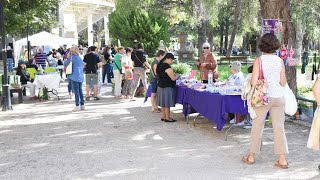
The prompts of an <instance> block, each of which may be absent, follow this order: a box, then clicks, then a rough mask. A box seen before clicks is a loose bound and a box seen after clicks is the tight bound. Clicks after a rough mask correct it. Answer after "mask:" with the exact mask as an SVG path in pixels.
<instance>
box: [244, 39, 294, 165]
mask: <svg viewBox="0 0 320 180" xmlns="http://www.w3.org/2000/svg"><path fill="white" fill-rule="evenodd" d="M258 47H259V49H260V51H262V52H263V55H262V56H260V57H259V58H257V59H255V61H254V64H253V72H252V79H251V86H252V87H255V86H256V84H257V82H258V78H259V71H260V66H261V68H262V72H263V75H264V79H265V80H266V81H267V82H268V91H267V92H268V96H269V100H270V102H269V103H268V104H267V105H263V106H260V107H254V108H253V109H254V111H255V112H256V116H257V117H256V118H254V120H253V124H252V129H251V138H250V154H249V155H246V156H244V157H243V158H242V161H243V162H244V163H247V164H253V163H254V162H255V161H254V157H255V155H256V154H257V153H260V150H261V142H262V141H261V139H262V134H263V128H264V124H265V119H266V116H267V113H268V112H270V115H271V118H272V126H273V133H274V152H275V154H277V155H279V160H277V161H276V163H275V166H277V167H279V168H282V169H287V168H288V163H287V160H286V154H287V153H288V152H289V151H288V144H287V139H286V135H285V130H284V122H285V100H284V93H283V92H284V89H283V87H284V86H285V85H286V83H287V80H286V74H285V67H284V63H283V60H282V59H281V58H279V57H278V56H277V55H275V54H274V53H275V52H276V50H277V49H279V48H280V42H279V40H278V39H277V37H276V36H275V35H274V34H271V33H267V34H264V35H263V36H262V38H261V39H260V42H259V46H258Z"/></svg>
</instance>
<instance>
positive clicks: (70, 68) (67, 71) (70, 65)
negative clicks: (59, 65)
mask: <svg viewBox="0 0 320 180" xmlns="http://www.w3.org/2000/svg"><path fill="white" fill-rule="evenodd" d="M70 58H71V60H70V63H69V64H68V66H67V68H66V74H72V56H71V57H70Z"/></svg>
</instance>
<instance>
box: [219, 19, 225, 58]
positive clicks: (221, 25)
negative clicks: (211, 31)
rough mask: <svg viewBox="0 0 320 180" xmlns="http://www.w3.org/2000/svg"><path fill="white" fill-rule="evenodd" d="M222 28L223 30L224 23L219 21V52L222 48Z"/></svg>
mask: <svg viewBox="0 0 320 180" xmlns="http://www.w3.org/2000/svg"><path fill="white" fill-rule="evenodd" d="M223 30H224V23H223V22H221V24H220V53H222V49H223Z"/></svg>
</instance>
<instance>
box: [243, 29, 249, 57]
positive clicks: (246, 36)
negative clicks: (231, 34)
mask: <svg viewBox="0 0 320 180" xmlns="http://www.w3.org/2000/svg"><path fill="white" fill-rule="evenodd" d="M242 38H243V39H242V54H245V53H246V51H247V50H248V39H249V37H248V33H246V35H244V36H243V37H242Z"/></svg>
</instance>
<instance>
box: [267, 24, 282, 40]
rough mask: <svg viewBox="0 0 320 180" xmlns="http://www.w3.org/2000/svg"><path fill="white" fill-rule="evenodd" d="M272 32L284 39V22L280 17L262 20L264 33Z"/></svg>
mask: <svg viewBox="0 0 320 180" xmlns="http://www.w3.org/2000/svg"><path fill="white" fill-rule="evenodd" d="M266 33H272V34H274V35H276V36H277V38H278V39H279V40H280V42H281V39H282V22H281V21H279V20H278V19H264V20H263V21H262V34H266Z"/></svg>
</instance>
